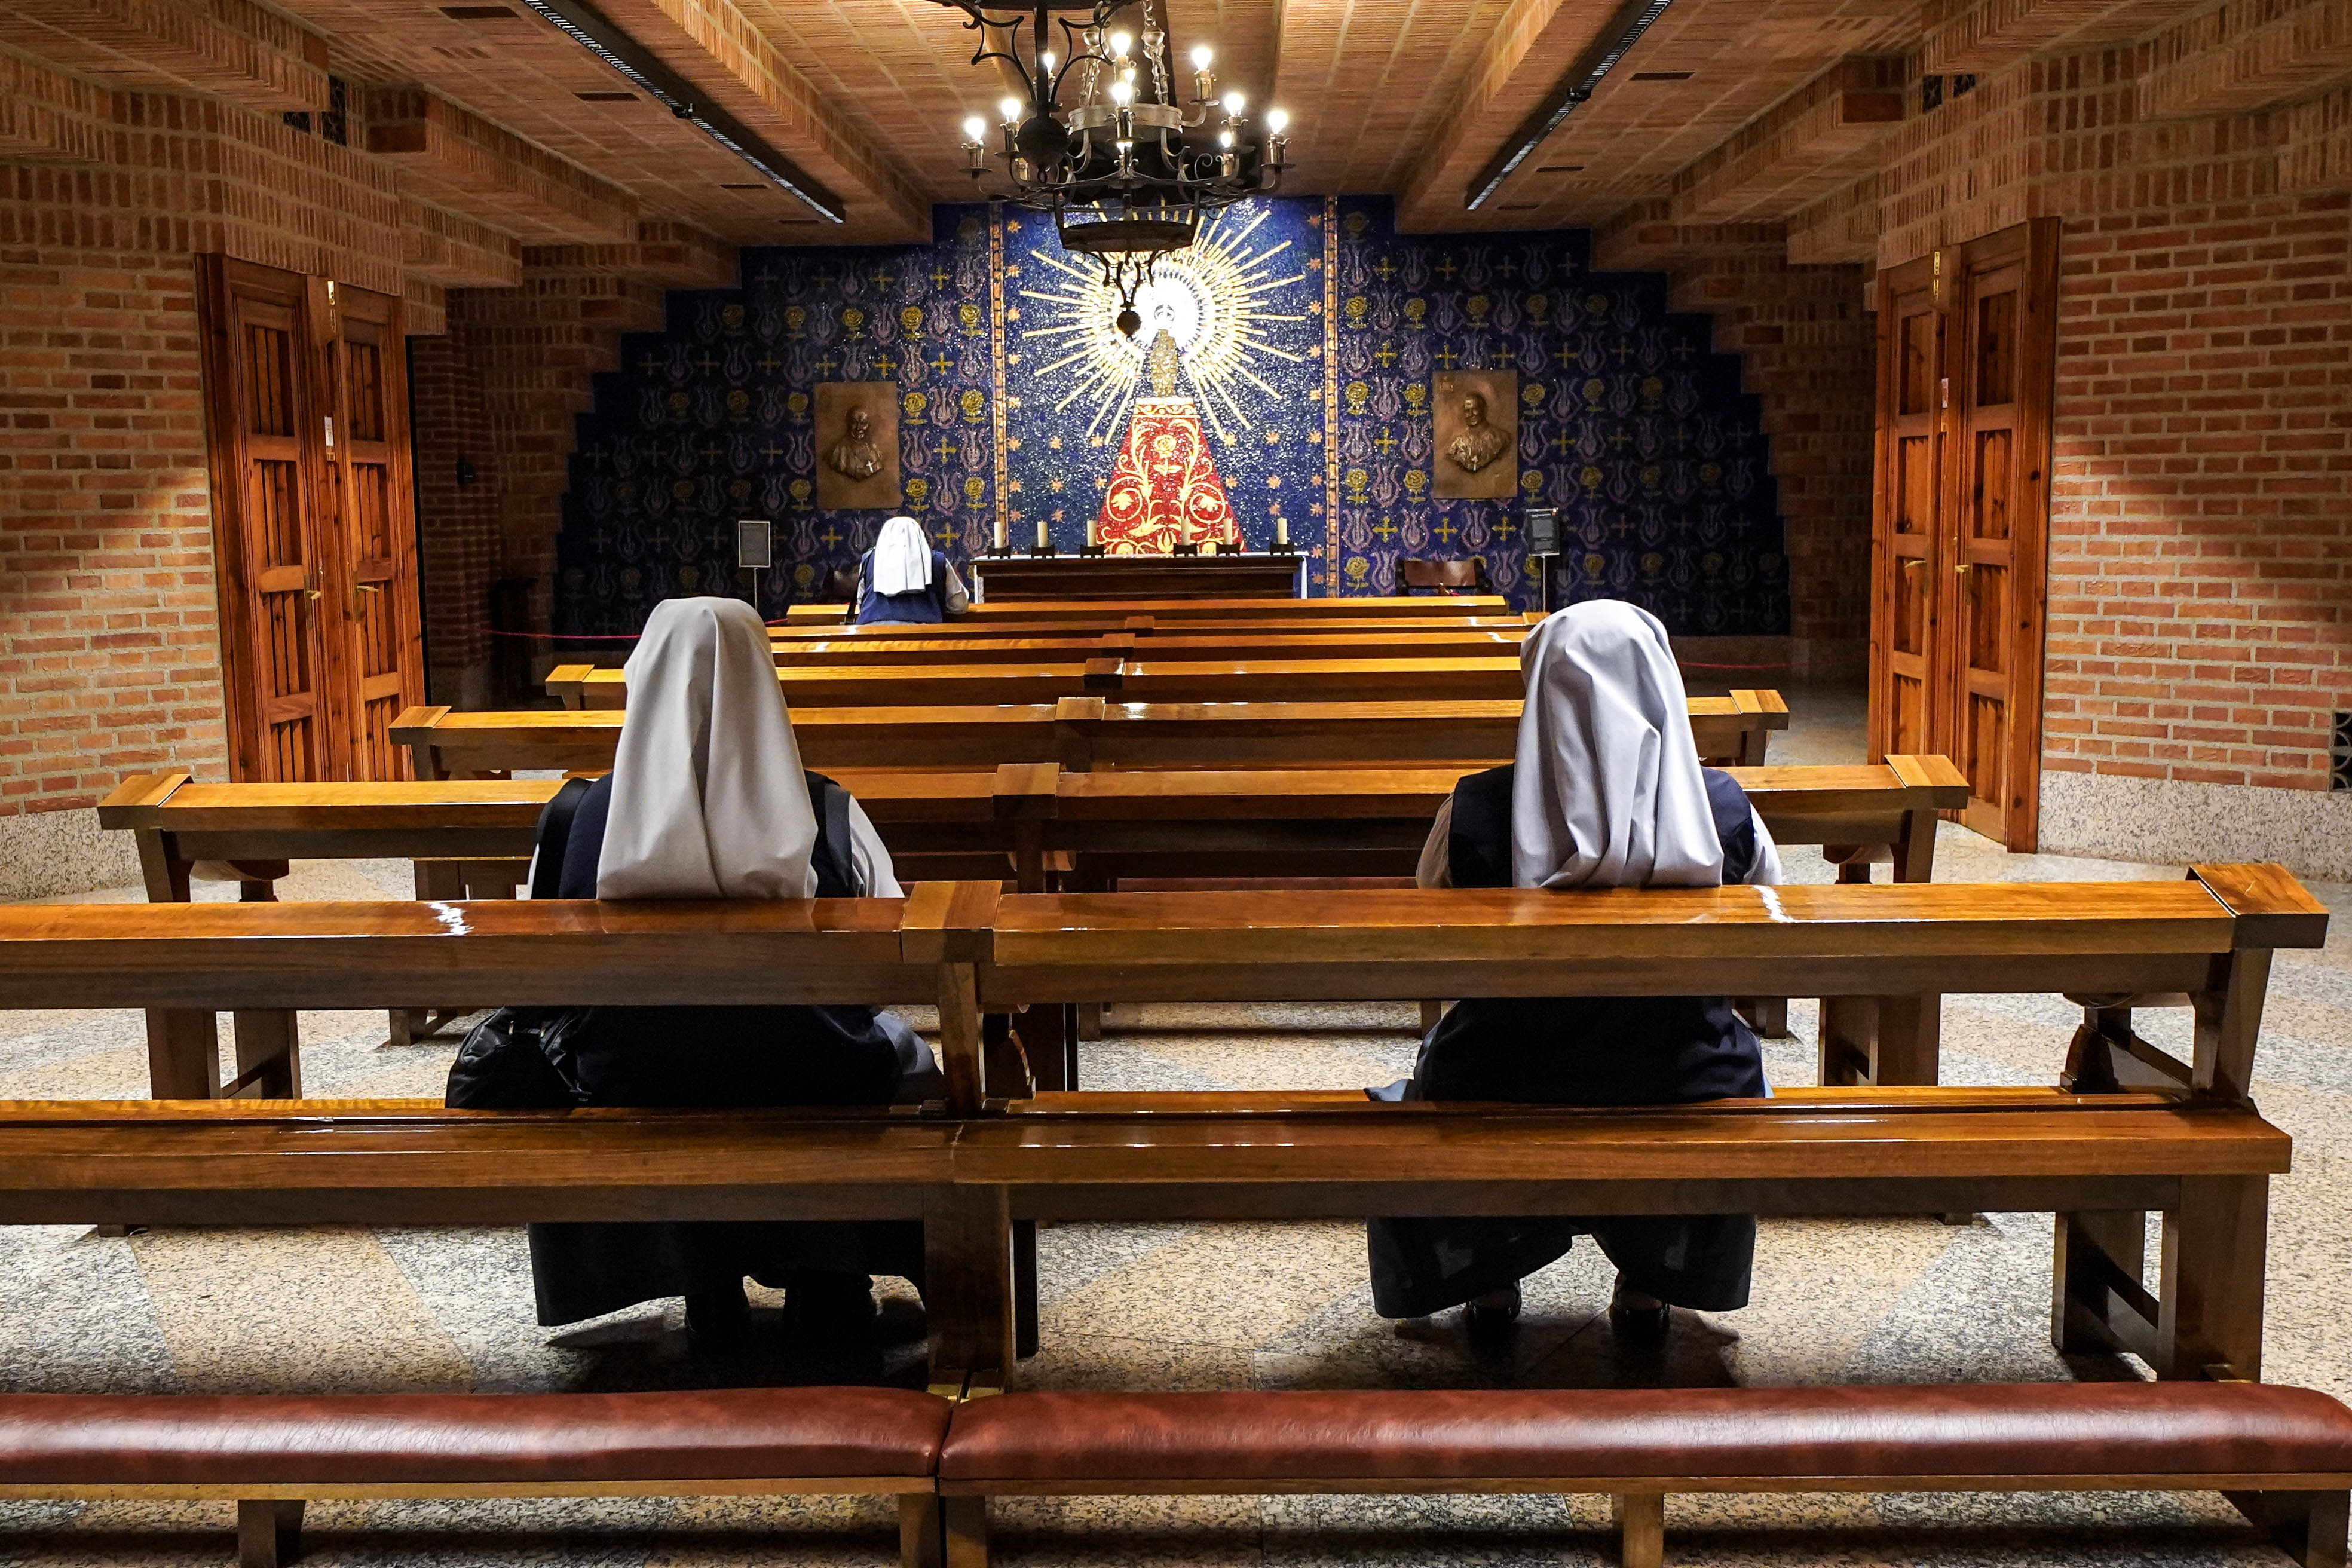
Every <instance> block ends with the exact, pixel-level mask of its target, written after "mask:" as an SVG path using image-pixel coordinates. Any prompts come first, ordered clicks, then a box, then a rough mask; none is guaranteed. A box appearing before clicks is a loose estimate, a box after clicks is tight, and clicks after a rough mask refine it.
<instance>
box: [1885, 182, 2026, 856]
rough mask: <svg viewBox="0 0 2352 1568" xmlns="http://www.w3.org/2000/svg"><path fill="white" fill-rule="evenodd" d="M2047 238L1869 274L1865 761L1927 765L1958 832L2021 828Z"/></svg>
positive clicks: (1997, 240)
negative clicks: (1872, 469) (1951, 774)
mask: <svg viewBox="0 0 2352 1568" xmlns="http://www.w3.org/2000/svg"><path fill="white" fill-rule="evenodd" d="M2057 241H2058V225H2057V223H2056V221H2055V220H2053V219H2036V220H2034V221H2033V222H2032V223H2031V224H2021V225H2019V226H2016V227H2014V228H2010V229H2004V230H2003V231H2001V232H2000V233H1999V234H1996V235H1990V236H1988V237H1985V238H1982V239H1977V240H1971V241H1969V242H1968V243H1967V244H1965V245H1958V246H1953V247H1948V248H1947V249H1944V250H1941V251H1937V253H1935V254H1934V255H1932V256H1930V257H1927V258H1924V259H1922V260H1920V261H1917V262H1913V263H1911V264H1909V265H1908V266H1906V267H1901V268H1892V269H1890V270H1888V271H1887V272H1885V273H1883V274H1881V278H1880V284H1879V375H1878V380H1879V386H1878V448H1877V458H1878V473H1877V496H1876V508H1875V510H1876V517H1875V520H1874V529H1873V552H1872V555H1873V563H1874V577H1875V581H1874V585H1873V587H1874V593H1873V603H1872V622H1871V754H1872V755H1873V757H1874V758H1875V757H1883V756H1884V755H1885V754H1886V753H1887V752H1903V751H1935V752H1942V753H1943V754H1945V755H1946V756H1948V757H1949V758H1951V759H1952V761H1953V763H1954V764H1955V765H1957V766H1958V768H1959V770H1960V772H1961V773H1963V774H1965V775H1966V776H1967V778H1968V780H1969V804H1968V805H1967V807H1966V808H1965V809H1963V810H1962V811H1961V812H1960V813H1958V816H1959V818H1960V820H1961V821H1963V822H1965V823H1966V824H1967V825H1968V826H1970V827H1972V828H1974V829H1976V830H1977V831H1978V832H1979V833H1982V834H1984V835H1986V836H1987V837H1991V838H1996V839H1999V840H2000V842H2002V843H2003V844H2006V845H2007V846H2008V847H2011V848H2012V849H2020V850H2023V849H2031V848H2032V847H2033V846H2034V841H2035V837H2036V833H2037V829H2038V819H2039V794H2040V792H2039V783H2040V776H2041V735H2042V618H2043V603H2044V593H2045V581H2044V579H2045V573H2046V567H2047V561H2048V551H2049V497H2050V482H2049V468H2050V411H2051V400H2052V395H2053V393H2052V382H2053V368H2054V359H2055V349H2056V300H2057V256H2058V244H2057Z"/></svg>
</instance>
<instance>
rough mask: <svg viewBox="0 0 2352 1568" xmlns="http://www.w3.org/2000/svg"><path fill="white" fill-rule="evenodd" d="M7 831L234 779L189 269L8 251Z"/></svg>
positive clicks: (2, 361)
mask: <svg viewBox="0 0 2352 1568" xmlns="http://www.w3.org/2000/svg"><path fill="white" fill-rule="evenodd" d="M0 301H5V316H0V816H7V815H14V814H17V813H22V812H26V811H41V810H49V809H56V808H59V807H65V806H78V805H89V804H91V803H92V802H93V801H95V800H96V799H97V798H98V797H99V796H100V795H102V794H104V793H105V792H106V791H107V790H108V789H110V788H111V787H112V786H113V785H114V784H115V783H116V782H117V781H118V780H119V779H120V778H121V775H122V774H124V773H130V772H135V771H137V770H140V769H142V768H152V767H156V766H159V765H161V764H163V763H183V764H185V765H187V766H190V767H194V768H196V769H198V770H200V771H202V772H203V773H206V774H208V775H210V776H212V777H214V778H220V777H225V776H226V765H227V764H226V735H225V733H224V731H223V725H222V719H221V704H222V692H221V684H220V661H219V645H218V628H217V610H216V600H215V593H214V580H213V557H212V515H211V506H210V500H209V496H208V480H207V476H206V471H205V433H204V408H203V395H202V386H201V381H200V376H199V370H198V365H197V338H196V312H195V291H194V265H193V263H192V262H191V261H190V260H189V258H187V257H186V256H184V255H139V254H124V255H111V254H109V255H93V254H91V253H89V252H86V251H75V250H55V251H52V250H45V249H41V248H38V247H6V248H0Z"/></svg>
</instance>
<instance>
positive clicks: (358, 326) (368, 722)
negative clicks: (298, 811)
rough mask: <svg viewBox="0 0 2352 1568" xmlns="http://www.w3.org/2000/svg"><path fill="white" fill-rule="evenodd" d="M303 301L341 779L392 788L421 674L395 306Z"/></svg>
mask: <svg viewBox="0 0 2352 1568" xmlns="http://www.w3.org/2000/svg"><path fill="white" fill-rule="evenodd" d="M313 298H314V300H320V303H321V305H322V307H323V309H322V311H321V315H322V317H323V321H324V326H325V331H324V332H323V334H322V336H323V339H324V342H323V343H322V345H321V353H322V356H323V363H322V364H321V367H320V370H321V382H322V387H323V390H324V391H325V393H326V394H327V397H328V400H329V403H330V405H331V410H332V412H331V415H330V416H329V418H330V421H331V422H330V423H328V424H326V425H325V426H323V432H324V435H325V437H326V449H325V453H324V458H325V464H324V467H325V471H326V477H327V489H326V493H325V495H324V497H323V498H322V499H323V500H324V502H325V504H326V507H327V510H328V511H329V513H330V515H331V518H332V520H333V525H332V528H331V533H332V537H333V542H334V546H335V560H334V563H333V571H334V574H335V577H334V582H333V584H332V585H331V589H330V592H329V595H328V597H329V600H330V604H329V607H328V611H327V614H326V616H324V617H323V618H324V621H325V624H326V626H328V627H329V628H330V635H333V634H335V633H340V634H341V637H340V641H341V646H340V647H337V648H336V649H335V656H334V657H333V658H331V661H330V662H331V668H332V678H333V680H334V682H335V688H336V696H337V698H338V699H339V701H338V704H337V705H338V706H339V707H340V708H341V710H342V714H343V723H342V724H341V727H340V730H341V734H342V736H343V737H344V741H345V743H346V745H347V746H348V748H349V755H348V757H347V758H346V760H345V763H344V772H343V776H344V777H346V778H352V779H396V778H404V777H406V776H407V766H408V763H407V757H406V754H405V753H404V752H402V751H400V750H398V749H396V748H394V745H393V743H392V721H393V720H394V719H395V718H396V717H398V716H399V713H400V711H401V710H402V709H404V708H405V707H407V706H409V705H410V704H412V703H416V702H422V701H424V700H425V664H424V634H423V629H422V627H421V626H420V625H419V622H420V620H421V616H420V614H419V609H420V605H419V596H418V593H417V580H416V522H415V513H414V510H413V500H412V496H413V493H414V492H413V491H412V489H411V488H410V483H409V469H408V463H409V458H408V387H407V377H406V354H405V353H404V344H403V340H402V337H401V331H400V301H399V300H395V299H393V298H391V297H389V296H386V295H383V294H373V293H369V292H368V291H367V290H365V289H338V288H337V287H336V286H335V285H334V284H331V283H328V284H324V285H322V286H320V287H319V288H318V289H315V290H314V294H313Z"/></svg>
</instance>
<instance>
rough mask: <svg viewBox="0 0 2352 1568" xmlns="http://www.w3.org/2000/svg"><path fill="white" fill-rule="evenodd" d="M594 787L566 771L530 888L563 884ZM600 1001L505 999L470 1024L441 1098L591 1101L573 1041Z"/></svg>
mask: <svg viewBox="0 0 2352 1568" xmlns="http://www.w3.org/2000/svg"><path fill="white" fill-rule="evenodd" d="M587 794H588V781H587V780H586V779H567V780H565V781H564V784H563V787H562V789H560V790H557V791H556V792H555V798H554V799H552V800H551V801H549V802H548V803H547V807H546V809H545V810H543V811H541V813H540V814H539V830H538V835H537V838H536V843H535V847H536V849H537V851H538V853H537V854H536V855H534V856H533V857H532V858H531V874H530V896H531V897H532V898H534V899H552V898H554V897H556V896H557V894H558V893H560V892H561V891H562V885H563V849H564V846H565V845H567V844H569V843H570V842H571V841H572V818H573V817H575V816H578V815H579V814H580V803H581V801H582V800H583V799H584V798H585V797H586V795H587ZM593 1011H594V1009H593V1008H589V1007H501V1008H499V1010H498V1011H497V1012H495V1013H493V1014H491V1015H490V1016H488V1017H487V1018H485V1019H483V1020H482V1021H481V1022H480V1023H478V1024H477V1025H475V1026H473V1028H471V1029H470V1030H468V1031H467V1034H466V1041H465V1044H463V1045H461V1046H459V1047H457V1060H456V1061H454V1062H452V1063H451V1064H450V1065H449V1088H448V1091H447V1093H446V1094H445V1095H444V1096H443V1097H442V1103H443V1104H444V1105H446V1106H448V1107H449V1108H450V1109H452V1110H568V1109H570V1108H571V1107H572V1106H575V1105H585V1104H587V1103H588V1096H587V1094H586V1092H585V1091H584V1090H583V1089H581V1087H580V1079H579V1075H578V1073H577V1071H576V1070H575V1068H574V1062H573V1053H572V1040H573V1038H574V1037H576V1036H577V1034H578V1032H579V1030H580V1028H581V1026H583V1025H584V1024H585V1023H586V1022H587V1021H588V1016H589V1015H590V1014H591V1013H592V1012H593Z"/></svg>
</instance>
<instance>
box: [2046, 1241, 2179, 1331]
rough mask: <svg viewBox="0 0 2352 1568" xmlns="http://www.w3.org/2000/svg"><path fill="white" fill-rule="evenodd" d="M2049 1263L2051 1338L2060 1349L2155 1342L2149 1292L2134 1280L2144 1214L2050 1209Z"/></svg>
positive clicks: (2140, 1266) (2139, 1272) (2140, 1268)
mask: <svg viewBox="0 0 2352 1568" xmlns="http://www.w3.org/2000/svg"><path fill="white" fill-rule="evenodd" d="M2056 1228H2057V1234H2056V1237H2055V1238H2054V1247H2053V1252H2052V1255H2051V1266H2050V1342H2051V1343H2052V1344H2053V1345H2055V1346H2057V1347H2058V1349H2059V1351H2060V1352H2062V1353H2063V1354H2067V1355H2097V1354H2101V1353H2108V1352H2122V1351H2129V1352H2133V1353H2135V1354H2139V1355H2145V1354H2146V1353H2147V1352H2148V1351H2150V1350H2152V1349H2153V1348H2154V1347H2155V1332H2156V1320H2157V1305H2156V1298H2154V1297H2153V1296H2150V1295H2149V1294H2148V1293H2147V1287H2146V1286H2145V1285H2143V1284H2141V1282H2140V1281H2141V1279H2142V1277H2143V1275H2144V1274H2145V1272H2146V1264H2147V1215H2145V1214H2143V1213H2141V1212H2140V1211H2138V1210H2137V1209H2101V1210H2093V1211H2084V1212H2081V1213H2075V1214H2061V1215H2058V1216H2057V1227H2056Z"/></svg>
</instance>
